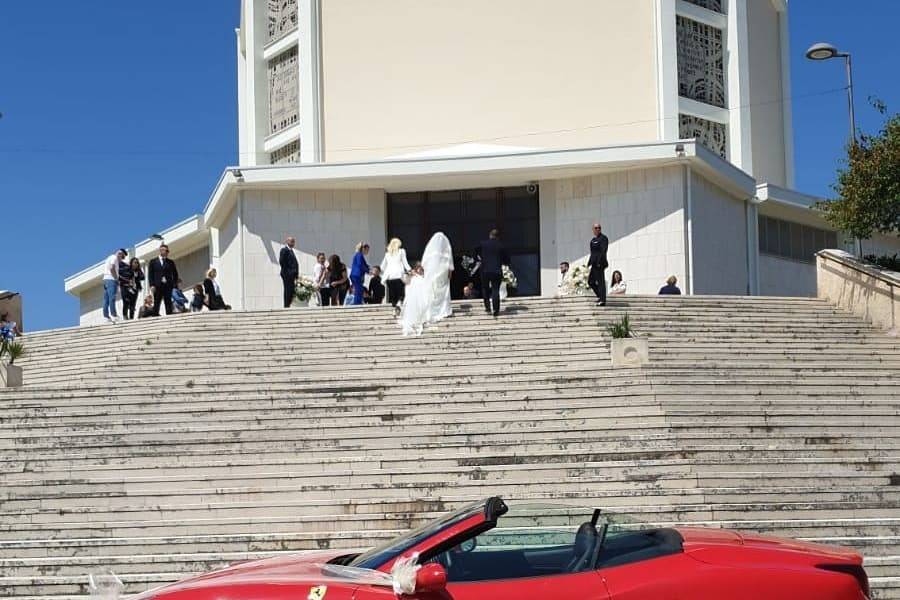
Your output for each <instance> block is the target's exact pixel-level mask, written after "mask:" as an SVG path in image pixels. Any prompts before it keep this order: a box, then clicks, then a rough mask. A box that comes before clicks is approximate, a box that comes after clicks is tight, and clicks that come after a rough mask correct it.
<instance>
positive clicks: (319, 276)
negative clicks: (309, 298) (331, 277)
mask: <svg viewBox="0 0 900 600" xmlns="http://www.w3.org/2000/svg"><path fill="white" fill-rule="evenodd" d="M313 283H314V284H315V286H316V293H317V294H319V306H330V305H331V286H330V284H329V283H328V262H327V259H326V258H325V253H324V252H319V253H318V254H316V264H315V266H314V267H313Z"/></svg>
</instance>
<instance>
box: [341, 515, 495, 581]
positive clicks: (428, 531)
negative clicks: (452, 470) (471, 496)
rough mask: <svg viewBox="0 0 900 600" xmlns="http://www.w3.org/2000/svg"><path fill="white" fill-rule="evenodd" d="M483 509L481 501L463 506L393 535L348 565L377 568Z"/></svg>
mask: <svg viewBox="0 0 900 600" xmlns="http://www.w3.org/2000/svg"><path fill="white" fill-rule="evenodd" d="M483 511H484V502H483V501H482V502H475V503H473V504H469V505H467V506H464V507H463V508H461V509H459V510H457V511H456V512H452V513H450V514H449V515H445V516H443V517H441V518H439V519H435V520H434V521H429V522H428V523H426V524H425V525H423V526H421V527H419V528H418V529H413V530H412V531H409V532H407V533H404V534H403V535H400V536H398V537H395V538H393V539H391V540H389V541H387V542H385V543H384V544H382V545H380V546H376V547H375V548H372V549H371V550H369V551H368V552H365V553H363V554H360V555H359V556H357V557H356V558H354V559H353V560H352V561H351V562H350V563H349V566H351V567H360V568H363V569H377V568H378V567H380V566H381V565H383V564H384V563H386V562H388V561H389V560H392V559H394V558H396V557H397V556H400V555H401V554H403V553H404V552H406V551H407V550H409V549H410V548H412V547H413V546H416V545H417V544H419V543H420V542H421V541H422V540H424V539H427V538H429V537H431V536H433V535H435V534H436V533H438V532H440V531H442V530H444V529H446V528H447V527H450V526H451V525H453V524H454V523H457V522H459V521H462V520H465V519H468V518H469V517H471V516H473V515H477V514H478V513H480V512H483Z"/></svg>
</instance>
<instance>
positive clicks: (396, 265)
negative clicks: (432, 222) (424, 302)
mask: <svg viewBox="0 0 900 600" xmlns="http://www.w3.org/2000/svg"><path fill="white" fill-rule="evenodd" d="M410 271H412V267H410V266H409V262H408V261H407V260H406V250H404V249H403V242H401V241H400V238H391V241H390V242H388V245H387V248H386V249H385V252H384V258H383V259H382V260H381V274H382V276H383V277H384V281H385V282H386V283H387V299H388V302H390V303H391V306H393V307H394V313H395V315H396V314H399V310H400V308H399V307H398V305H399V304H400V303H401V302H403V298H404V295H405V293H406V284H405V283H404V282H403V278H404V277H406V275H407V273H409V272H410Z"/></svg>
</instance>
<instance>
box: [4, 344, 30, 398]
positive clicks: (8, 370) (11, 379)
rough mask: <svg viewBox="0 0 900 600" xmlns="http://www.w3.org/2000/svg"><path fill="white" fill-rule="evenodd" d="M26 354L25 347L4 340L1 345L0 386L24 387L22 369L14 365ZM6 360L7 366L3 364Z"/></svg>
mask: <svg viewBox="0 0 900 600" xmlns="http://www.w3.org/2000/svg"><path fill="white" fill-rule="evenodd" d="M24 354H25V347H24V346H23V345H22V344H21V343H20V342H13V341H10V340H3V342H2V343H0V385H2V386H5V387H21V385H22V367H20V366H17V365H15V364H13V363H15V362H16V359H18V358H22V356H23V355H24ZM4 358H5V359H6V361H7V362H6V364H3V360H4Z"/></svg>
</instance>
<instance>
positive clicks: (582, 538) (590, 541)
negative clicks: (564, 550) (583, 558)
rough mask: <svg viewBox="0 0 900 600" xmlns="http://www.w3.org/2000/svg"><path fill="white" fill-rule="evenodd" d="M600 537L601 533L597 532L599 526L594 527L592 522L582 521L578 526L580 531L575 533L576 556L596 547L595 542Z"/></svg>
mask: <svg viewBox="0 0 900 600" xmlns="http://www.w3.org/2000/svg"><path fill="white" fill-rule="evenodd" d="M599 537H600V534H599V533H597V528H596V527H594V526H593V525H592V524H591V523H582V524H581V525H580V526H579V527H578V532H577V533H576V534H575V547H574V548H573V550H574V552H575V554H576V556H577V555H580V554H584V553H585V552H587V551H589V550H590V549H591V548H593V547H594V544H596V543H597V538H599Z"/></svg>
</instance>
